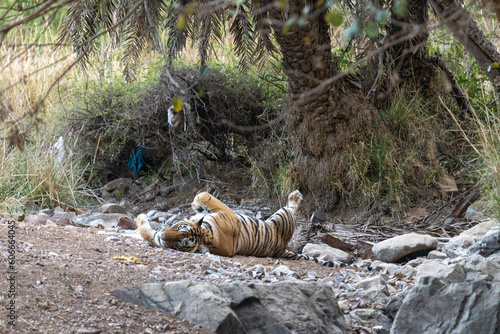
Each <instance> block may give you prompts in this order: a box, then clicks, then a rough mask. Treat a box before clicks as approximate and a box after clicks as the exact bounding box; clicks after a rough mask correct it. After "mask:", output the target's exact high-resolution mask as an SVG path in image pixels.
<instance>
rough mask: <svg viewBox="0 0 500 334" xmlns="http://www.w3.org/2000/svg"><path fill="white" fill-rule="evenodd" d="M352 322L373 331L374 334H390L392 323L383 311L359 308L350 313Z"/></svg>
mask: <svg viewBox="0 0 500 334" xmlns="http://www.w3.org/2000/svg"><path fill="white" fill-rule="evenodd" d="M349 317H350V318H351V322H353V323H355V324H359V325H361V326H363V327H365V328H371V329H373V332H372V333H377V334H383V333H387V334H389V332H390V330H391V325H392V321H391V319H389V317H388V316H386V315H385V314H384V313H383V312H382V311H381V310H375V309H367V308H358V309H355V310H352V311H350V312H349Z"/></svg>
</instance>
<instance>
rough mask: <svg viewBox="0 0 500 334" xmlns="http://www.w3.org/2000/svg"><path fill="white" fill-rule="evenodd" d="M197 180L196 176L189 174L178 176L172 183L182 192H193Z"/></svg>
mask: <svg viewBox="0 0 500 334" xmlns="http://www.w3.org/2000/svg"><path fill="white" fill-rule="evenodd" d="M195 180H196V179H195V178H193V177H191V176H190V175H188V176H181V177H176V178H174V180H173V181H172V183H173V186H174V188H175V189H176V190H178V191H180V192H191V191H193V190H194V183H195V182H194V181H195Z"/></svg>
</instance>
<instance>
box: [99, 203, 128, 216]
mask: <svg viewBox="0 0 500 334" xmlns="http://www.w3.org/2000/svg"><path fill="white" fill-rule="evenodd" d="M100 211H101V212H102V213H121V214H127V210H125V208H124V207H122V206H120V205H118V204H115V203H106V204H104V205H103V206H101V210H100Z"/></svg>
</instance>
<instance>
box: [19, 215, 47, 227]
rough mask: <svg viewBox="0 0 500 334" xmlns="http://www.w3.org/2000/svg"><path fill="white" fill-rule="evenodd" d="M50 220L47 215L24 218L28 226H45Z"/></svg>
mask: <svg viewBox="0 0 500 334" xmlns="http://www.w3.org/2000/svg"><path fill="white" fill-rule="evenodd" d="M49 218H50V217H49V216H46V215H26V216H24V222H25V223H26V224H36V225H45V223H47V219H49Z"/></svg>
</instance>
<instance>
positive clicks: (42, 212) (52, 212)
mask: <svg viewBox="0 0 500 334" xmlns="http://www.w3.org/2000/svg"><path fill="white" fill-rule="evenodd" d="M38 213H39V214H45V215H47V216H50V217H52V216H53V215H54V209H42V210H40V211H38Z"/></svg>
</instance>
